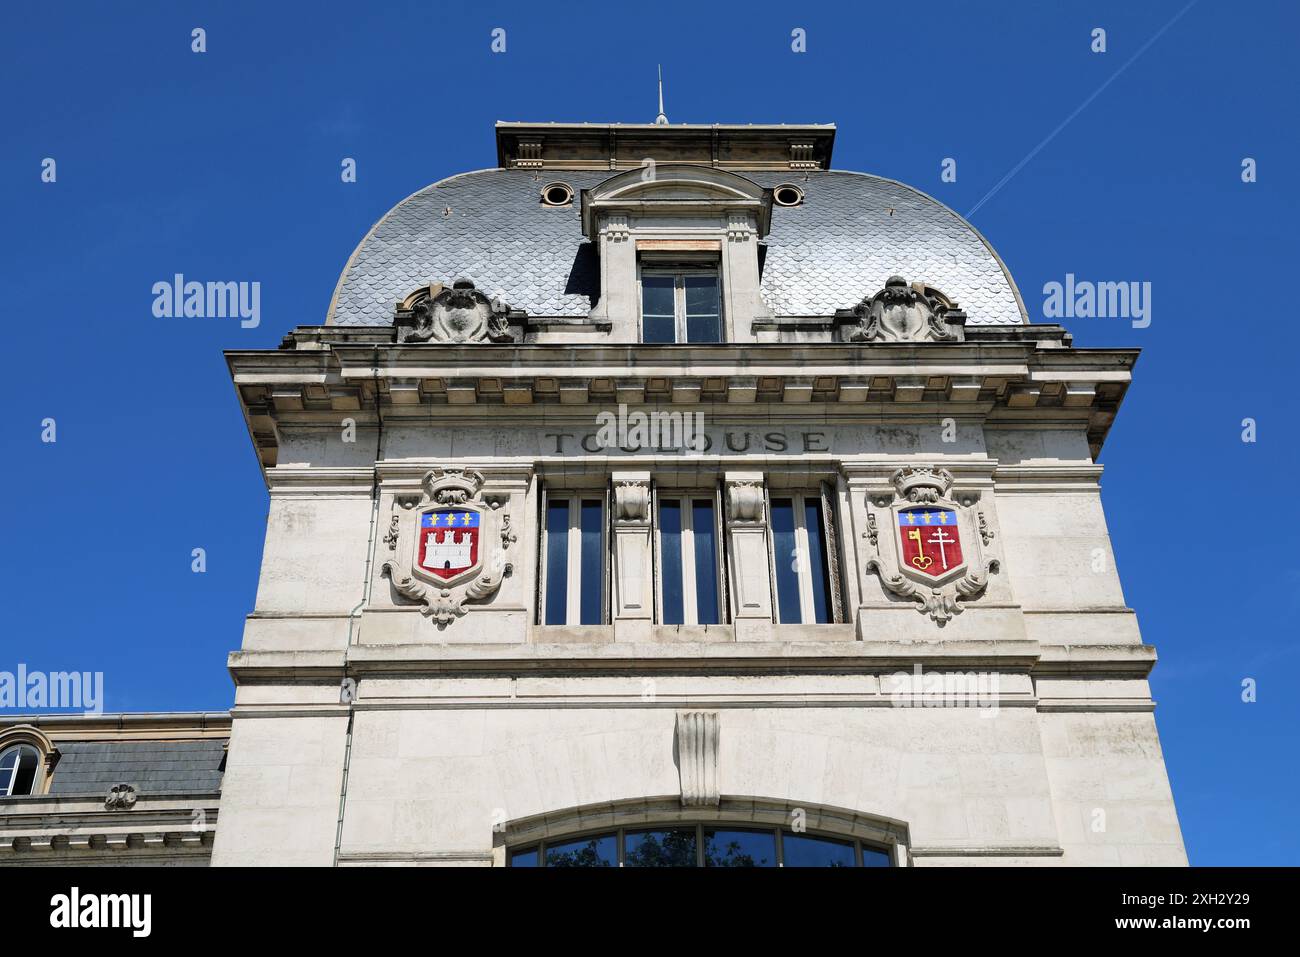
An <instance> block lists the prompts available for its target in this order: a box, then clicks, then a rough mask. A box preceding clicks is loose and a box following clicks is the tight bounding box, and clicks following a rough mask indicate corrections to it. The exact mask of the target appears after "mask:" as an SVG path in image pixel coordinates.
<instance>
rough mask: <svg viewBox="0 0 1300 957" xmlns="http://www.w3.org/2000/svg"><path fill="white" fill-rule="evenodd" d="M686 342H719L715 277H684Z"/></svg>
mask: <svg viewBox="0 0 1300 957" xmlns="http://www.w3.org/2000/svg"><path fill="white" fill-rule="evenodd" d="M685 285H686V341H687V342H721V341H722V323H721V321H720V319H721V312H720V310H719V308H718V301H719V297H718V277H717V276H689V275H688V276H686V277H685Z"/></svg>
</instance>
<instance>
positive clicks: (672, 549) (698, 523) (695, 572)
mask: <svg viewBox="0 0 1300 957" xmlns="http://www.w3.org/2000/svg"><path fill="white" fill-rule="evenodd" d="M717 522H718V520H717V510H716V508H715V507H714V501H713V499H712V498H705V497H703V496H677V495H665V496H661V497H660V499H659V581H660V589H659V594H660V600H659V604H660V609H659V620H660V621H661V622H662V623H663V624H665V625H716V624H718V623H720V622H721V621H722V616H721V613H720V609H721V608H722V599H721V595H720V594H719V583H720V580H721V576H720V575H719V574H718V541H719V539H718V528H717Z"/></svg>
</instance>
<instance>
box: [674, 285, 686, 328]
mask: <svg viewBox="0 0 1300 957" xmlns="http://www.w3.org/2000/svg"><path fill="white" fill-rule="evenodd" d="M673 312H674V313H676V315H675V317H674V324H675V325H676V326H677V341H678V342H686V341H687V339H686V276H685V274H684V273H677V275H675V276H674V277H673Z"/></svg>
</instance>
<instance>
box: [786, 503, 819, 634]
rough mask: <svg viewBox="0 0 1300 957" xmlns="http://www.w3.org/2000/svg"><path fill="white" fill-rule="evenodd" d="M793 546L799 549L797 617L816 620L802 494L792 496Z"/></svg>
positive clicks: (805, 507)
mask: <svg viewBox="0 0 1300 957" xmlns="http://www.w3.org/2000/svg"><path fill="white" fill-rule="evenodd" d="M791 504H792V505H793V506H794V538H795V547H796V548H798V549H799V573H798V579H799V612H800V614H799V617H800V618H801V619H802V620H803V621H806V622H815V621H816V620H817V612H816V603H815V602H814V600H813V591H812V549H811V548H810V547H809V542H808V522H807V517H808V512H807V508H808V506H807V504H806V503H805V502H804V497H803V496H802V495H795V496H793V499H792V502H791Z"/></svg>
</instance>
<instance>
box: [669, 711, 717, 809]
mask: <svg viewBox="0 0 1300 957" xmlns="http://www.w3.org/2000/svg"><path fill="white" fill-rule="evenodd" d="M719 739H720V727H719V721H718V713H717V712H716V711H684V712H679V713H678V715H677V732H676V743H677V769H678V772H679V774H680V776H681V791H682V806H683V807H717V806H718V804H719V803H721V799H722V796H721V794H720V792H719V786H718V750H719V748H718V744H719Z"/></svg>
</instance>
